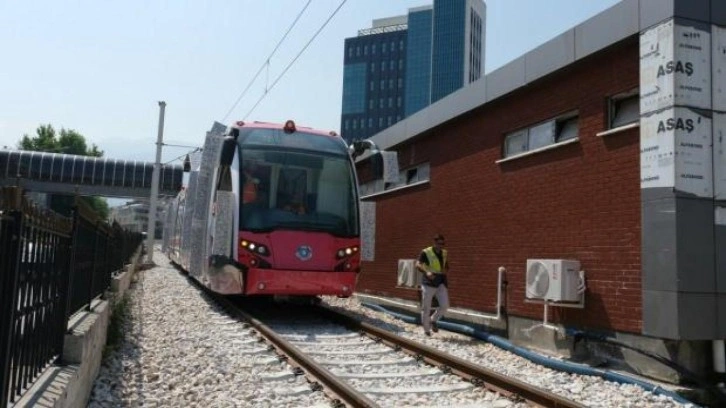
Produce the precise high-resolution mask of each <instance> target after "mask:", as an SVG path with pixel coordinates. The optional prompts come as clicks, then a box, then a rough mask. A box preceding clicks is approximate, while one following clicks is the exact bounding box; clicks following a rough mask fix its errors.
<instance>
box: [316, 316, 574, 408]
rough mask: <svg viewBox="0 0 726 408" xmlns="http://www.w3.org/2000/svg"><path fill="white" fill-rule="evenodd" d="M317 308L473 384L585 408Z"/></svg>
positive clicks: (565, 406)
mask: <svg viewBox="0 0 726 408" xmlns="http://www.w3.org/2000/svg"><path fill="white" fill-rule="evenodd" d="M319 308H320V310H321V311H322V313H323V314H325V315H326V316H329V317H330V318H331V320H335V321H336V322H338V323H340V324H342V325H344V326H347V327H349V328H352V329H356V330H359V331H362V332H363V333H365V334H367V335H368V336H370V337H372V338H374V339H375V338H377V339H380V340H382V341H384V342H386V343H387V344H390V345H392V346H395V347H400V348H401V349H402V350H404V351H406V352H407V353H409V354H412V355H415V356H420V357H421V358H422V359H423V360H425V361H426V362H428V363H430V364H433V365H436V366H440V367H442V368H443V369H444V370H445V371H449V370H450V371H451V372H452V373H455V374H457V375H459V376H462V377H464V378H466V379H469V380H470V381H472V382H473V383H475V384H481V385H482V386H484V387H486V388H488V389H491V390H493V391H496V392H499V393H501V394H503V395H506V396H509V397H512V398H517V397H521V398H523V399H524V400H525V401H527V402H528V403H530V404H532V405H535V406H542V407H557V408H560V407H561V408H583V407H585V405H583V404H580V403H579V402H576V401H573V400H570V399H567V398H565V397H562V396H560V395H556V394H553V393H551V392H548V391H546V390H544V389H542V388H539V387H536V386H534V385H531V384H527V383H525V382H523V381H520V380H518V379H516V378H512V377H508V376H506V375H503V374H500V373H497V372H495V371H492V370H490V369H488V368H485V367H482V366H479V365H476V364H473V363H471V362H469V361H466V360H464V359H462V358H459V357H456V356H453V355H450V354H448V353H446V352H443V351H441V350H438V349H436V348H433V347H429V346H426V345H424V344H421V343H417V342H415V341H412V340H409V339H406V338H403V337H401V336H398V335H396V334H393V333H391V332H389V331H386V330H383V329H380V328H378V327H376V326H373V325H371V324H369V323H366V322H363V321H360V320H358V319H355V318H353V317H351V316H347V315H344V314H341V313H339V312H336V311H334V310H332V309H330V308H328V307H326V306H319Z"/></svg>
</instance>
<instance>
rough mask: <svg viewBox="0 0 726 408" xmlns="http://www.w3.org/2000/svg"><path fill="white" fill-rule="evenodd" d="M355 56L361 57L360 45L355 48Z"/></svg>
mask: <svg viewBox="0 0 726 408" xmlns="http://www.w3.org/2000/svg"><path fill="white" fill-rule="evenodd" d="M355 56H356V57H360V45H359V46H357V47H355Z"/></svg>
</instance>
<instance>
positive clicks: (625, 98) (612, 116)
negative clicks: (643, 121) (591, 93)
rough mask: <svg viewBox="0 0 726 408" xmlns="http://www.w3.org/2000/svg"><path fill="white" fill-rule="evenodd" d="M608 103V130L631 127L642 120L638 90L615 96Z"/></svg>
mask: <svg viewBox="0 0 726 408" xmlns="http://www.w3.org/2000/svg"><path fill="white" fill-rule="evenodd" d="M608 102H609V103H608V118H609V121H608V122H609V123H608V124H609V128H608V129H614V128H618V127H621V126H625V125H629V124H631V123H635V122H637V121H638V120H640V96H639V94H638V90H637V89H636V90H634V91H631V92H628V93H625V94H620V95H615V96H613V97H611V98H610V100H609V101H608Z"/></svg>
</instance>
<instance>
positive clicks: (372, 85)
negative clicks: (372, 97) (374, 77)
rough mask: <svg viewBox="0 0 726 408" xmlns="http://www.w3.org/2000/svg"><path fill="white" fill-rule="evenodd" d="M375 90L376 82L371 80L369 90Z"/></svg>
mask: <svg viewBox="0 0 726 408" xmlns="http://www.w3.org/2000/svg"><path fill="white" fill-rule="evenodd" d="M375 90H376V83H375V82H374V81H371V91H375Z"/></svg>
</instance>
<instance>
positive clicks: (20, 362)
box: [0, 187, 142, 406]
mask: <svg viewBox="0 0 726 408" xmlns="http://www.w3.org/2000/svg"><path fill="white" fill-rule="evenodd" d="M141 239H142V237H141V234H131V233H128V232H126V231H124V230H122V229H121V228H120V227H119V226H118V225H114V226H108V225H107V224H106V223H105V222H102V220H100V219H99V218H98V216H97V215H96V214H95V213H94V212H93V211H92V210H90V208H89V207H88V206H87V205H86V204H85V203H84V202H82V201H81V200H79V199H78V198H77V199H76V205H75V208H74V214H73V216H72V217H71V218H68V217H63V216H60V215H58V214H56V213H54V212H52V211H50V210H47V209H41V208H38V207H36V206H34V205H33V204H32V203H31V202H30V201H29V200H27V199H26V198H25V196H24V195H23V192H22V190H21V189H19V188H16V187H7V188H1V189H0V406H5V405H6V404H7V403H12V402H14V401H15V400H16V399H17V398H18V397H19V396H20V395H21V394H22V392H23V391H24V390H26V389H27V388H28V387H29V386H31V385H32V383H33V381H35V379H36V378H37V377H38V376H39V375H40V374H41V373H42V372H43V371H44V370H45V369H46V368H48V366H49V365H51V364H53V363H61V364H62V357H63V342H64V338H65V334H66V330H67V327H68V319H69V317H70V316H71V315H72V314H74V313H76V312H77V311H79V310H82V309H84V308H90V306H91V304H92V302H93V300H94V299H96V298H98V297H99V296H102V295H103V294H104V292H105V291H106V289H107V288H108V287H109V285H110V281H111V278H112V276H113V274H114V273H116V272H118V271H120V270H121V269H123V265H124V264H125V262H126V261H127V260H128V259H130V257H131V255H132V254H133V252H134V251H135V250H136V248H138V246H139V245H140V243H141Z"/></svg>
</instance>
